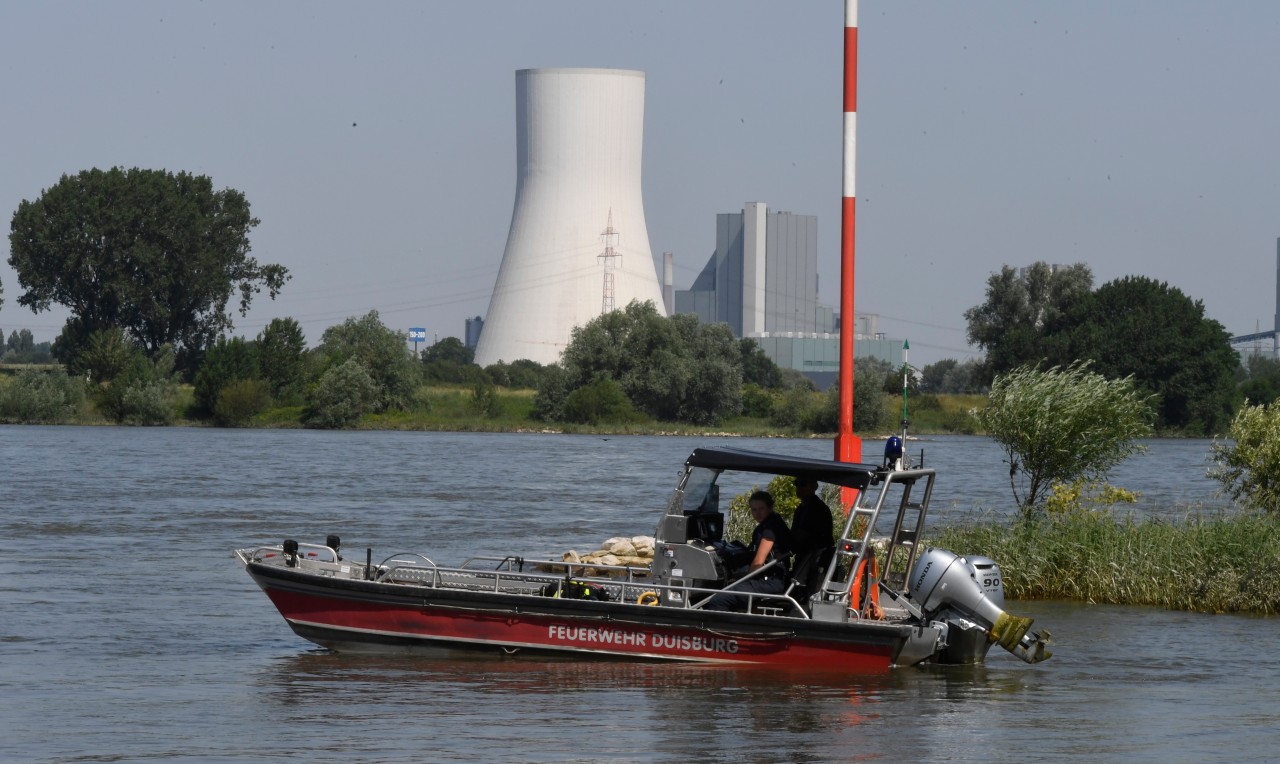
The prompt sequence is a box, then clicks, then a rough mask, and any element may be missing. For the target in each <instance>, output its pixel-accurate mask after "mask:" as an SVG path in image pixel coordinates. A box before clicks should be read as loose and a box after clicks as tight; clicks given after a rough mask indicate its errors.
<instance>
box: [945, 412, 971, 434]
mask: <svg viewBox="0 0 1280 764" xmlns="http://www.w3.org/2000/svg"><path fill="white" fill-rule="evenodd" d="M942 429H943V430H944V431H946V432H954V433H958V434H960V435H973V434H974V433H976V432H977V431H978V420H977V418H976V417H974V415H973V414H971V413H969V412H968V411H965V410H964V409H958V410H955V411H948V412H946V413H945V414H943V415H942Z"/></svg>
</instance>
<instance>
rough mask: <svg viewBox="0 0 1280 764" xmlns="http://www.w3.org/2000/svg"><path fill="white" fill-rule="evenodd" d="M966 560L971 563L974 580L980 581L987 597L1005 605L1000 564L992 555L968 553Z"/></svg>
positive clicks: (979, 583) (979, 584) (1001, 605)
mask: <svg viewBox="0 0 1280 764" xmlns="http://www.w3.org/2000/svg"><path fill="white" fill-rule="evenodd" d="M964 560H965V561H966V562H968V563H969V569H970V571H972V575H973V580H974V581H977V582H978V586H979V587H981V588H982V593H983V594H985V595H987V599H989V600H991V601H992V602H994V603H996V605H998V606H999V607H1001V608H1003V607H1004V582H1003V581H1002V580H1001V573H1000V565H999V564H998V563H997V562H996V561H995V560H993V559H991V558H990V557H981V556H979V555H976V554H966V555H965V556H964Z"/></svg>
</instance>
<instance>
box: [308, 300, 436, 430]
mask: <svg viewBox="0 0 1280 764" xmlns="http://www.w3.org/2000/svg"><path fill="white" fill-rule="evenodd" d="M315 352H316V355H317V356H318V358H319V359H320V368H321V373H322V374H324V373H327V372H328V371H329V370H330V369H336V368H337V367H340V366H344V365H346V363H347V361H350V360H353V359H354V360H355V361H356V363H357V364H358V365H359V368H360V369H363V371H364V372H365V373H366V374H368V376H369V378H370V379H371V380H373V384H374V387H375V389H376V391H377V395H376V396H375V398H374V399H373V402H372V406H373V408H372V410H373V411H385V410H387V409H393V408H395V409H404V408H408V407H409V404H410V401H411V400H412V399H413V394H414V392H416V391H417V389H418V385H419V383H420V381H421V379H422V377H421V375H420V374H419V370H418V364H417V363H416V362H415V361H414V358H413V351H412V350H410V349H409V348H408V347H407V346H406V345H405V334H404V332H399V331H396V330H394V329H391V328H389V327H387V326H386V325H385V324H383V323H382V320H381V319H380V318H378V311H376V310H371V311H369V312H368V313H367V314H366V315H364V316H363V317H361V318H348V319H347V320H346V321H344V322H342V323H341V324H338V325H337V326H331V327H329V328H328V329H325V330H324V334H323V335H322V336H321V338H320V345H319V347H317V348H316V351H315ZM358 377H359V375H358V374H356V373H355V370H354V369H351V368H348V369H345V370H343V371H342V372H341V373H340V374H337V376H336V377H331V378H330V379H331V380H334V379H347V380H352V379H357V378H358ZM333 384H334V385H337V383H336V382H333ZM361 400H362V401H363V398H362V399H361ZM312 405H313V406H314V405H317V404H316V403H315V402H314V401H313V404H312ZM362 405H363V404H362Z"/></svg>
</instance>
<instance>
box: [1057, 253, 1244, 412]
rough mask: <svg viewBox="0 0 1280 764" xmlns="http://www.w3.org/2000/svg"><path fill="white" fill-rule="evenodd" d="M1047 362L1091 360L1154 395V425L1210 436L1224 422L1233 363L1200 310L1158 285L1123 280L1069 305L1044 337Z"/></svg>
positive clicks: (1218, 330) (1223, 336)
mask: <svg viewBox="0 0 1280 764" xmlns="http://www.w3.org/2000/svg"><path fill="white" fill-rule="evenodd" d="M1045 350H1046V353H1047V354H1048V357H1049V358H1050V359H1051V360H1052V361H1053V362H1054V363H1059V364H1063V363H1069V362H1070V361H1073V360H1076V359H1080V360H1088V361H1091V362H1092V368H1093V369H1094V370H1095V371H1097V372H1098V373H1099V374H1102V375H1103V376H1105V377H1109V378H1112V379H1118V378H1121V377H1128V376H1132V377H1133V378H1134V379H1135V380H1136V381H1137V383H1138V384H1139V385H1141V386H1142V387H1144V388H1146V389H1148V390H1150V391H1151V392H1154V393H1156V394H1157V395H1158V397H1159V400H1158V404H1157V406H1158V408H1157V413H1158V416H1157V419H1156V425H1157V427H1161V428H1166V429H1177V430H1185V431H1188V432H1194V433H1202V434H1212V433H1215V432H1221V431H1222V429H1223V428H1225V427H1226V426H1227V425H1228V424H1229V422H1230V421H1231V414H1232V409H1233V406H1234V403H1235V394H1236V393H1235V372H1236V370H1237V368H1238V367H1239V365H1240V361H1239V358H1238V356H1237V355H1236V353H1235V351H1234V350H1232V349H1231V337H1230V335H1229V334H1228V333H1227V330H1226V329H1225V328H1224V327H1223V326H1222V324H1220V323H1218V322H1217V321H1214V320H1213V319H1210V318H1206V317H1205V314H1204V305H1203V303H1201V302H1200V301H1199V300H1192V299H1191V298H1190V297H1188V296H1187V295H1185V294H1183V293H1182V291H1181V290H1179V289H1177V288H1175V287H1171V286H1169V285H1168V284H1167V283H1164V282H1157V281H1154V280H1152V279H1149V278H1146V277H1142V276H1126V277H1125V278H1122V279H1117V280H1116V281H1111V282H1108V283H1106V284H1104V285H1102V286H1101V287H1099V288H1098V290H1097V291H1096V292H1094V293H1092V294H1091V295H1089V296H1088V297H1086V298H1085V299H1083V300H1081V301H1079V302H1078V303H1077V304H1076V305H1075V306H1073V307H1072V309H1071V310H1070V312H1069V313H1068V314H1067V315H1065V316H1064V317H1063V320H1062V325H1061V327H1060V328H1059V329H1058V330H1057V331H1054V332H1052V333H1051V334H1050V335H1049V336H1048V337H1047V339H1046V346H1045Z"/></svg>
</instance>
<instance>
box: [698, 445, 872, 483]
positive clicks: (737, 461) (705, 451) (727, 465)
mask: <svg viewBox="0 0 1280 764" xmlns="http://www.w3.org/2000/svg"><path fill="white" fill-rule="evenodd" d="M685 465H686V466H689V467H703V468H706V469H712V470H738V471H741V472H762V473H764V474H767V475H790V476H791V477H797V478H799V477H806V478H811V479H813V480H816V481H818V482H820V483H834V484H835V485H842V486H846V487H848V488H857V489H863V488H866V487H867V486H868V485H869V484H870V483H871V481H872V479H873V478H874V477H875V475H876V472H878V471H879V470H880V468H879V467H877V466H875V465H873V464H851V463H847V462H833V461H829V460H826V459H809V458H807V457H803V456H783V455H781V454H766V453H763V452H760V451H747V450H745V449H741V448H696V449H694V451H693V453H692V454H690V455H689V458H688V459H687V460H686V461H685Z"/></svg>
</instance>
